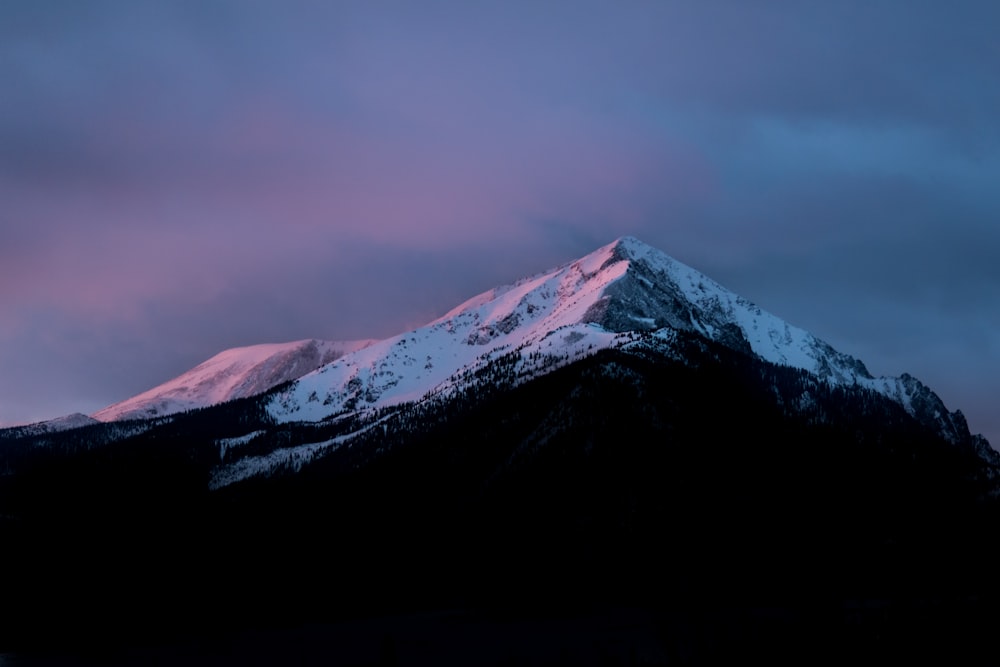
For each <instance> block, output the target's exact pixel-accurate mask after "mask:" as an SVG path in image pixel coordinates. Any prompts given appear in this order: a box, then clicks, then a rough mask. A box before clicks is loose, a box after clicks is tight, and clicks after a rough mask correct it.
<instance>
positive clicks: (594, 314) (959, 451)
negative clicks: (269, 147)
mask: <svg viewBox="0 0 1000 667" xmlns="http://www.w3.org/2000/svg"><path fill="white" fill-rule="evenodd" d="M352 345H353V347H352ZM324 362H325V363H324ZM184 406H187V407H184ZM113 407H114V406H113ZM191 408H195V409H191ZM154 409H155V410H156V412H157V416H155V417H144V416H143V415H150V414H153V412H152V411H153V410H154ZM177 410H179V411H177ZM168 412H169V413H170V414H166V413H168ZM130 415H131V416H130ZM97 416H100V417H101V418H102V419H107V420H112V419H113V421H102V422H98V423H90V422H88V423H84V424H82V425H81V426H79V427H78V428H71V429H66V430H55V429H49V428H44V429H34V430H29V431H25V430H11V429H8V430H0V544H3V545H4V548H3V549H0V572H5V573H11V576H9V577H8V579H7V580H6V581H5V587H4V601H5V604H4V605H2V608H0V651H3V650H4V649H5V647H7V646H15V647H18V646H22V645H29V644H30V645H34V646H40V647H42V648H45V649H49V647H50V643H51V642H52V641H56V640H59V641H62V642H65V645H66V646H69V647H71V649H72V648H74V647H77V646H80V645H87V646H90V645H94V644H95V643H96V644H98V645H100V644H111V645H118V644H121V643H130V645H131V646H133V647H135V646H148V645H151V644H152V645H155V644H156V643H157V642H166V643H167V644H168V647H169V650H167V651H166V652H165V654H164V655H156V656H150V659H143V660H141V662H145V663H147V664H148V663H156V662H164V661H165V660H163V659H161V658H163V657H165V656H170V659H171V661H174V662H176V661H178V660H177V658H178V657H181V660H182V661H185V662H192V663H197V662H199V660H198V659H190V660H187V659H185V655H184V651H185V650H186V649H185V648H183V647H191V646H209V647H212V649H213V650H216V649H217V648H218V647H222V646H230V645H235V644H237V643H243V642H248V643H247V644H246V646H245V648H244V649H243V650H242V652H241V655H240V658H239V659H233V660H231V661H229V662H231V663H232V664H246V663H251V664H265V663H266V664H271V663H274V662H289V661H292V662H303V663H307V664H309V663H313V664H315V663H317V662H322V663H333V664H358V665H360V664H379V663H385V664H394V663H395V664H487V665H489V664H524V663H528V664H677V663H681V664H685V663H686V664H691V663H696V664H697V663H709V664H727V663H732V662H736V661H738V660H739V661H745V660H746V659H747V658H748V657H750V658H755V657H759V658H761V661H762V662H764V661H766V662H767V663H768V664H776V663H777V664H780V663H788V664H801V662H802V658H803V656H807V660H808V656H812V655H816V654H817V652H818V651H821V652H822V653H823V657H824V658H826V657H832V658H834V660H833V661H834V662H848V661H850V662H859V661H860V662H868V661H871V662H875V661H877V662H879V663H886V662H888V663H892V662H903V661H912V660H914V659H917V658H920V659H923V660H925V661H927V660H929V661H932V662H935V661H942V662H943V661H945V660H948V661H949V662H953V663H960V664H962V663H969V662H976V661H975V658H977V657H979V656H981V655H993V654H994V653H995V652H994V651H993V648H994V647H993V643H994V642H993V639H992V637H993V635H994V632H993V629H994V627H995V619H996V618H1000V583H998V582H997V581H996V579H995V577H992V576H991V574H990V570H989V554H992V553H996V552H997V550H998V549H1000V500H998V499H1000V474H998V472H1000V460H998V456H997V453H996V452H995V451H994V450H993V449H992V448H991V447H990V445H989V443H987V442H986V441H985V439H983V438H981V437H979V436H973V435H972V434H970V433H969V430H968V427H967V425H966V423H965V420H964V419H963V418H962V416H961V413H959V412H957V411H955V412H950V411H949V410H947V409H946V408H945V406H944V404H943V403H942V402H941V400H940V399H939V398H938V397H937V396H936V395H935V394H934V393H933V391H931V389H929V388H928V387H926V386H925V385H923V384H922V383H920V382H919V381H918V380H917V379H915V378H913V377H911V376H909V375H903V376H901V377H898V378H894V377H874V376H872V374H871V373H870V372H869V371H868V370H867V369H866V367H865V366H864V364H863V363H862V362H861V361H859V360H857V359H854V358H853V357H851V356H849V355H847V354H844V353H842V352H839V351H837V350H835V349H834V348H832V347H831V346H830V345H829V344H827V343H825V342H823V341H822V340H821V339H820V338H817V337H816V336H814V335H813V334H810V333H808V332H806V331H804V330H802V329H799V328H796V327H794V326H792V325H790V324H787V323H785V322H784V321H782V320H781V319H779V318H778V317H776V316H774V315H772V314H770V313H767V312H765V311H764V310H762V309H760V308H759V307H757V306H755V305H754V304H752V303H751V302H749V301H747V300H746V299H743V298H742V297H740V296H737V295H736V294H734V293H732V292H730V291H729V290H727V289H725V288H723V287H722V286H720V285H719V284H717V283H715V282H714V281H712V280H711V279H709V278H707V277H706V276H704V275H702V274H700V273H699V272H697V271H695V270H694V269H691V268H690V267H687V266H685V265H683V264H681V263H680V262H677V261H676V260H674V259H672V258H670V257H669V256H667V255H666V254H664V253H662V252H660V251H659V250H656V249H654V248H651V247H649V246H647V245H645V244H643V243H641V242H639V241H637V240H636V239H633V238H630V237H626V238H622V239H619V240H617V241H615V242H614V243H611V244H609V245H607V246H604V247H602V248H599V249H597V250H596V251H594V252H593V253H591V254H589V255H587V256H586V257H583V258H581V259H579V260H576V261H573V262H570V263H567V264H565V265H563V266H560V267H557V268H555V269H552V270H550V271H546V272H543V273H540V274H537V275H535V276H531V277H528V278H524V279H522V280H519V281H517V282H515V283H512V284H510V285H506V286H502V287H498V288H496V289H493V290H490V291H488V292H484V293H483V294H480V295H478V296H475V297H473V298H471V299H469V300H468V301H466V302H465V303H463V304H461V305H459V306H457V307H456V308H455V309H453V310H452V311H450V312H448V313H446V314H445V315H443V316H442V317H441V318H439V319H437V320H435V321H433V322H430V323H428V324H427V325H425V326H423V327H419V328H417V329H414V330H412V331H409V332H406V333H404V334H400V335H398V336H394V337H392V338H388V339H385V340H381V341H375V342H369V341H366V342H363V343H356V344H348V345H344V344H340V345H339V346H338V344H334V345H332V346H331V347H324V346H323V345H322V344H320V343H318V342H312V341H305V342H302V343H294V344H289V345H286V346H262V347H254V348H243V349H242V350H235V351H229V352H226V353H223V354H221V355H218V356H217V357H214V358H213V359H211V360H209V361H208V362H206V363H205V364H202V365H201V366H199V367H198V368H196V369H194V370H192V371H191V372H189V373H187V374H185V375H184V376H181V378H178V379H177V380H174V381H172V382H170V383H167V384H165V385H163V386H162V387H159V388H157V389H156V390H153V391H151V392H148V395H143V396H139V397H136V398H135V399H130V400H129V401H126V402H124V403H123V404H120V406H118V408H116V410H112V409H111V408H109V409H107V410H106V411H102V412H101V413H98V415H97ZM84 421H86V420H84ZM98 599H99V600H101V601H102V608H103V609H104V610H108V611H102V612H101V613H95V610H94V607H93V601H94V600H98ZM442 610H443V611H442ZM623 610H625V611H623ZM369 623H370V624H371V625H365V624H369ZM428 626H430V627H428ZM307 628H312V630H308V629H307ZM331 628H332V630H331ZM415 628H421V630H420V631H417V630H416V629H415ZM541 628H545V630H544V631H543V630H541ZM560 628H561V629H562V630H560ZM425 630H426V631H425ZM268 632H271V633H276V634H268ZM560 633H564V634H560ZM220 637H223V638H224V639H220ZM331 637H337V639H336V640H332V639H331ZM486 637H493V638H495V639H496V641H494V642H490V641H487V640H485V639H484V638H486ZM556 637H564V638H565V639H564V640H559V641H556V640H555V639H554V638H556ZM206 638H208V641H206ZM470 638H471V639H470ZM554 641H555V642H556V643H554V644H553V642H554ZM171 642H181V647H177V646H176V645H174V646H170V643H171ZM373 645H374V648H375V649H376V653H375V654H374V655H373V654H372V653H370V652H366V651H369V650H370V649H371V648H372V646H373ZM303 646H309V647H312V648H318V649H320V650H322V651H332V653H329V654H324V655H326V657H327V658H328V659H325V660H310V659H307V656H305V655H302V654H299V653H290V652H289V651H297V650H300V648H301V647H303ZM498 646H502V647H504V651H506V652H503V651H498V649H496V647H498ZM379 647H381V648H382V649H384V650H385V652H384V653H379V652H378V650H379ZM356 648H357V649H358V650H355V649H356ZM397 652H398V655H397ZM91 655H92V656H94V655H100V656H102V658H108V659H107V660H105V661H114V660H111V658H113V657H115V654H114V652H101V651H100V650H98V651H95V652H92V653H91ZM196 657H200V656H196ZM213 657H218V656H213Z"/></svg>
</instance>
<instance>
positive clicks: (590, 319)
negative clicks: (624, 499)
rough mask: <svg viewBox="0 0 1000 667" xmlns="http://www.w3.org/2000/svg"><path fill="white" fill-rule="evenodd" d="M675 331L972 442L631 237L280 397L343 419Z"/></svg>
mask: <svg viewBox="0 0 1000 667" xmlns="http://www.w3.org/2000/svg"><path fill="white" fill-rule="evenodd" d="M677 332H685V333H690V334H695V335H698V336H701V337H703V338H705V339H707V340H711V341H713V342H716V343H720V344H722V345H725V346H726V347H729V348H731V349H733V350H736V351H739V352H744V353H748V354H751V355H754V356H756V357H757V358H760V359H762V360H764V361H767V362H770V363H774V364H779V365H783V366H789V367H792V368H798V369H801V370H804V371H806V372H808V373H810V374H811V375H812V376H813V377H815V378H816V379H818V380H821V381H823V382H825V383H828V384H831V385H842V386H855V387H861V388H866V389H870V390H873V391H876V392H878V393H880V394H882V395H884V396H887V397H889V398H891V399H892V400H894V401H896V402H898V403H899V404H900V405H901V406H903V407H904V408H905V409H906V411H907V412H908V413H909V414H911V415H912V416H914V417H915V418H917V419H919V420H921V421H922V422H924V423H926V424H927V425H928V426H931V427H932V428H934V429H936V430H937V431H938V432H939V433H941V435H943V436H944V437H945V438H946V439H948V440H949V441H951V442H959V441H961V440H963V439H965V438H968V437H969V436H968V427H967V425H966V423H965V420H964V418H963V417H962V416H961V413H959V412H955V413H952V412H949V411H948V410H947V409H946V408H945V406H944V404H943V403H942V402H941V400H940V399H939V398H938V397H937V395H935V394H934V393H933V392H932V391H930V390H929V389H928V388H927V387H926V386H924V385H923V384H921V383H920V382H919V381H917V380H916V379H915V378H913V377H911V376H909V375H904V376H902V377H898V378H897V377H879V378H875V377H872V375H871V374H870V373H869V372H868V370H867V369H866V368H865V366H864V364H863V363H862V362H861V361H859V360H857V359H855V358H853V357H851V356H849V355H846V354H844V353H841V352H838V351H836V350H834V349H833V348H832V347H831V346H830V345H829V344H827V343H825V342H824V341H822V340H820V339H818V338H816V337H815V336H813V335H812V334H810V333H808V332H806V331H804V330H802V329H799V328H797V327H794V326H792V325H790V324H788V323H786V322H784V321H782V320H781V319H779V318H778V317H776V316H774V315H772V314H770V313H768V312H766V311H764V310H762V309H761V308H759V307H758V306H756V305H754V304H753V303H751V302H750V301H747V300H746V299H744V298H742V297H740V296H737V295H736V294H734V293H732V292H731V291H729V290H727V289H725V288H724V287H722V286H721V285H719V284H718V283H716V282H715V281H713V280H711V279H710V278H708V277H706V276H704V275H703V274H701V273H699V272H698V271H696V270H694V269H692V268H690V267H688V266H685V265H684V264H682V263H680V262H678V261H677V260H675V259H673V258H671V257H669V256H668V255H666V254H665V253H663V252H661V251H659V250H657V249H655V248H652V247H650V246H648V245H646V244H644V243H642V242H641V241H638V240H637V239H635V238H632V237H624V238H621V239H619V240H617V241H615V242H614V243H611V244H609V245H607V246H604V247H602V248H599V249H598V250H596V251H594V252H593V253H591V254H589V255H587V256H586V257H583V258H582V259H579V260H577V261H574V262H571V263H568V264H566V265H564V266H561V267H558V268H556V269H553V270H551V271H548V272H545V273H541V274H538V275H536V276H532V277H530V278H526V279H523V280H520V281H518V282H516V283H513V284H511V285H506V286H503V287H498V288H496V289H493V290H490V291H488V292H484V293H483V294H480V295H478V296H475V297H473V298H471V299H469V300H468V301H466V302H465V303H463V304H461V305H460V306H458V307H457V308H455V309H454V310H452V311H450V312H449V313H447V314H446V315H444V316H443V317H441V318H440V319H438V320H435V321H434V322H431V323H429V324H428V325H426V326H424V327H421V328H419V329H416V330H414V331H410V332H407V333H404V334H400V335H398V336H395V337H392V338H388V339H386V340H383V341H379V342H377V343H373V344H372V345H370V346H368V347H366V348H364V349H362V350H359V351H356V352H354V353H351V354H346V355H344V356H343V357H341V358H340V359H338V360H336V361H335V362H333V363H330V364H327V365H326V366H324V367H323V368H321V369H319V370H317V371H315V372H313V373H310V374H308V375H306V376H304V377H302V378H300V379H299V380H298V381H297V382H296V383H294V384H293V385H292V386H291V387H290V388H289V389H287V390H285V391H282V392H281V393H280V394H278V395H276V396H275V397H274V399H273V400H272V402H271V403H270V405H269V407H268V410H269V412H270V414H271V415H272V417H274V419H275V420H277V421H279V422H288V421H319V420H323V419H329V418H331V417H335V416H337V415H342V414H344V413H349V412H353V411H357V410H364V409H377V408H382V407H385V406H390V405H396V404H399V403H403V402H407V401H415V400H424V399H427V398H430V397H435V396H446V395H447V394H449V393H450V392H455V391H458V390H460V389H461V388H462V386H463V383H466V382H467V381H468V379H469V378H471V377H473V376H474V375H475V374H476V373H477V372H478V371H480V370H481V369H483V368H485V367H487V366H488V365H490V364H491V363H494V362H495V361H496V360H497V359H498V358H499V357H501V356H503V355H510V354H513V355H515V357H516V360H515V363H516V365H517V373H518V375H519V376H521V377H522V379H527V378H531V377H537V376H538V375H540V374H543V373H545V372H548V371H550V370H552V369H554V368H556V367H559V366H562V365H565V364H567V363H570V362H572V361H574V360H578V359H580V358H582V357H584V356H586V355H589V354H593V353H594V352H595V351H597V350H601V349H610V348H618V349H628V348H630V347H641V346H643V345H647V344H648V341H647V342H637V334H648V336H645V337H646V338H649V337H651V338H653V339H655V340H656V341H657V343H658V347H659V348H661V349H669V346H670V345H669V342H670V340H671V338H672V337H673V336H674V335H676V333H677Z"/></svg>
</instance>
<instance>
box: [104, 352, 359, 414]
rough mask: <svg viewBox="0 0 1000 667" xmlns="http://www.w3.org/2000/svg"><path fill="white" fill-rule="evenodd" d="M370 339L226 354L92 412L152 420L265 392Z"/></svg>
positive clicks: (216, 356)
mask: <svg viewBox="0 0 1000 667" xmlns="http://www.w3.org/2000/svg"><path fill="white" fill-rule="evenodd" d="M371 343H372V341H371V340H359V341H326V340H315V339H310V340H300V341H295V342H291V343H275V344H263V345H251V346H248V347H237V348H232V349H229V350H225V351H223V352H220V353H219V354H217V355H215V356H214V357H212V358H211V359H208V360H207V361H204V362H202V363H201V364H198V365H197V366H195V367H194V368H192V369H191V370H189V371H187V372H186V373H183V374H181V375H179V376H178V377H176V378H174V379H173V380H170V381H168V382H165V383H163V384H161V385H159V386H157V387H154V388H153V389H150V390H148V391H145V392H143V393H141V394H139V395H137V396H134V397H132V398H129V399H127V400H125V401H122V402H120V403H115V404H114V405H110V406H108V407H106V408H104V409H102V410H99V411H98V412H96V413H94V414H93V417H94V418H95V419H98V420H100V421H117V420H121V419H135V418H147V417H155V416H163V415H169V414H173V413H176V412H182V411H185V410H191V409H195V408H202V407H206V406H209V405H214V404H216V403H222V402H225V401H229V400H233V399H235V398H245V397H247V396H253V395H255V394H259V393H262V392H264V391H267V390H268V389H271V388H272V387H275V386H277V385H280V384H282V383H284V382H288V381H289V380H294V379H296V378H299V377H302V376H303V375H305V374H307V373H309V372H310V371H314V370H316V369H317V368H319V367H321V366H323V365H324V364H327V363H329V362H331V361H333V360H334V359H337V358H339V357H341V356H343V355H344V354H346V353H348V352H353V351H355V350H359V349H361V348H364V347H365V346H367V345H370V344H371Z"/></svg>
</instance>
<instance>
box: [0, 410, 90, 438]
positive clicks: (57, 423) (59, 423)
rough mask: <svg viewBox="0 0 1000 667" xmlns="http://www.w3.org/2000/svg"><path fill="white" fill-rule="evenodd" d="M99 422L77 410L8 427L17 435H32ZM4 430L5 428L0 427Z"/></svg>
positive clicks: (66, 429)
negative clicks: (52, 417)
mask: <svg viewBox="0 0 1000 667" xmlns="http://www.w3.org/2000/svg"><path fill="white" fill-rule="evenodd" d="M97 423H99V422H98V421H97V420H96V419H93V418H92V417H88V416H87V415H83V414H80V413H79V412H74V413H73V414H71V415H66V416H65V417H57V418H56V419H49V420H48V421H43V422H35V423H34V424H24V425H21V426H13V427H10V428H9V429H6V430H9V431H16V432H17V433H18V435H19V436H32V435H42V434H45V433H57V432H59V431H69V430H71V429H74V428H80V427H82V426H89V425H91V424H97ZM0 430H5V429H0Z"/></svg>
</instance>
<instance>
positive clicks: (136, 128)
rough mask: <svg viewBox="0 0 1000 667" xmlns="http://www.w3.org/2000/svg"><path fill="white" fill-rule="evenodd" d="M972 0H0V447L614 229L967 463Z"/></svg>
mask: <svg viewBox="0 0 1000 667" xmlns="http://www.w3.org/2000/svg"><path fill="white" fill-rule="evenodd" d="M997 26H1000V4H998V3H997V2H996V1H995V0H982V1H974V0H956V1H954V2H948V3H943V2H930V1H927V2H925V1H922V0H838V1H837V2H782V1H778V0H775V1H767V0H765V1H763V2H745V1H743V0H732V1H723V0H718V1H716V0H698V1H694V0H691V1H688V0H684V1H672V0H662V1H660V2H644V1H639V0H636V1H634V2H610V1H608V2H588V1H585V0H574V1H571V2H570V1H567V2H556V1H542V2H535V1H532V2H514V1H505V2H459V1H454V2H435V1H433V0H430V1H423V2H388V1H382V0H378V1H375V2H372V1H361V2H335V1H319V0H317V1H314V2H313V1H307V0H281V1H280V2H279V1H278V0H273V1H269V2H265V1H262V0H261V1H258V0H164V1H162V2H161V1H157V0H145V1H137V0H88V1H87V2H79V0H5V1H4V2H3V3H2V4H0V425H10V424H13V423H17V422H23V421H33V420H39V419H46V418H52V417H56V416H60V415H63V414H67V413H70V412H93V411H95V410H97V409H99V408H101V407H104V406H105V405H107V404H109V403H112V402H115V401H118V400H121V399H124V398H127V397H129V396H131V395H134V394H136V393H139V392H141V391H143V390H145V389H148V388H150V387H152V386H154V385H156V384H159V383H160V382H163V381H165V380H167V379H169V378H171V377H173V376H175V375H177V374H179V373H181V372H183V371H185V370H187V369H188V368H190V367H192V366H194V365H195V364H197V363H199V362H200V361H203V360H204V359H206V358H208V357H210V356H211V355H213V354H215V353H216V352H218V351H220V350H222V349H224V348H228V347H234V346H238V345H248V344H253V343H262V342H279V341H288V340H296V339H301V338H313V337H315V338H330V339H336V338H362V337H384V336H389V335H392V334H395V333H399V332H401V331H403V330H405V329H408V328H412V327H414V326H417V325H420V324H423V323H424V322H426V321H428V320H430V319H433V318H434V317H437V316H439V315H441V314H442V313H444V312H445V311H447V310H448V309H450V308H451V307H453V306H455V305H457V304H458V303H459V302H460V301H462V300H464V299H465V298H467V297H469V296H472V295H473V294H475V293H478V292H480V291H482V290H484V289H487V288H489V287H492V286H495V285H497V284H502V283H506V282H510V281H512V280H514V279H516V278H519V277H522V276H524V275H527V274H531V273H535V272H537V271H540V270H543V269H547V268H550V267H552V266H555V265H556V264H559V263H562V262H565V261H567V260H570V259H573V258H575V257H578V256H580V255H583V254H586V253H588V252H590V251H591V250H593V249H595V248H597V247H598V246H600V245H603V244H605V243H608V242H610V241H611V240H612V239H614V238H615V237H618V236H621V235H623V234H631V235H634V236H637V237H639V238H640V239H642V240H644V241H646V242H647V243H650V244H651V245H654V246H656V247H659V248H661V249H662V250H665V251H666V252H667V253H669V254H671V255H673V256H674V257H676V258H677V259H679V260H681V261H683V262H685V263H687V264H690V265H692V266H694V267H695V268H697V269H699V270H701V271H703V272H705V273H707V274H708V275H709V276H711V277H713V278H715V279H716V280H718V281H719V282H721V283H722V284H723V285H725V286H727V287H729V288H730V289H732V290H734V291H736V292H737V293H739V294H741V295H743V296H745V297H747V298H749V299H751V300H753V301H755V302H757V303H758V304H759V305H760V306H762V307H764V308H766V309H767V310H770V311H771V312H773V313H775V314H777V315H779V316H780V317H782V318H784V319H786V320H788V321H789V322H791V323H792V324H795V325H798V326H801V327H803V328H805V329H807V330H809V331H811V332H813V333H815V334H816V335H818V336H819V337H821V338H824V339H826V340H827V341H829V342H830V343H831V344H833V345H834V346H835V347H836V348H838V349H840V350H841V351H843V352H847V353H849V354H852V355H854V356H856V357H859V358H861V359H862V360H863V361H865V363H866V364H867V365H868V368H869V370H871V371H872V372H873V373H874V374H876V375H898V374H900V373H902V372H904V371H906V372H910V373H912V374H913V375H916V376H917V377H918V378H920V379H921V380H923V381H924V382H925V383H926V384H928V385H929V386H930V387H931V388H932V389H934V390H935V391H936V392H937V393H938V394H939V395H940V396H941V397H942V398H943V399H944V401H945V403H946V404H947V405H948V407H949V408H950V409H955V408H960V409H962V411H963V412H964V413H965V414H966V416H967V417H968V419H969V422H970V427H971V428H972V430H973V432H982V433H984V434H985V435H986V436H987V437H988V438H990V440H991V442H992V443H993V444H994V446H998V447H1000V409H998V408H1000V405H998V404H1000V400H998V399H1000V298H998V297H1000V40H998V39H997V33H996V31H997Z"/></svg>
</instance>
